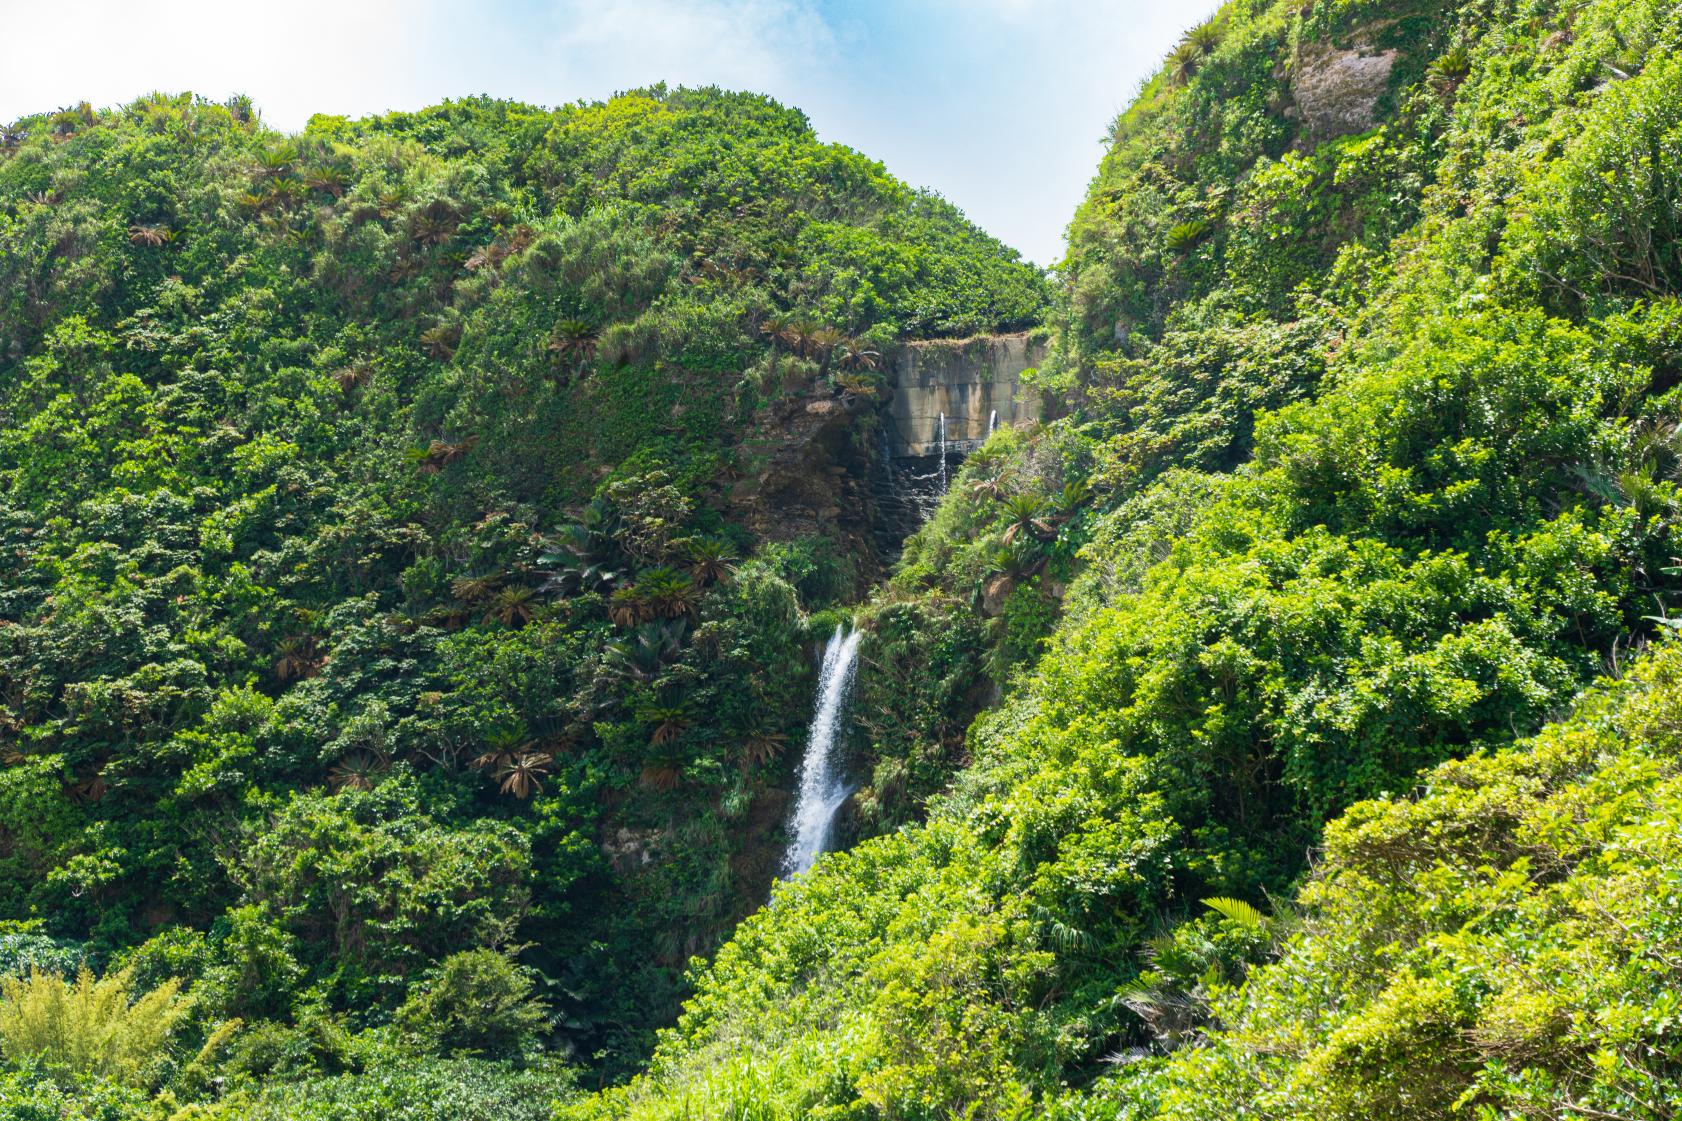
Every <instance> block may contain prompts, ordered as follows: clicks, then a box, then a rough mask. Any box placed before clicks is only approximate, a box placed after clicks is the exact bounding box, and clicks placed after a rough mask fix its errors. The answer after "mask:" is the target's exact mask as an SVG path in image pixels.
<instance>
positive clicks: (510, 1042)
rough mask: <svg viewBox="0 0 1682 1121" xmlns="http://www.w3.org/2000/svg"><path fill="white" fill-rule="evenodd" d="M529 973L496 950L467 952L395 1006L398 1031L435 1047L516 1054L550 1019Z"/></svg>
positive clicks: (452, 958) (449, 959)
mask: <svg viewBox="0 0 1682 1121" xmlns="http://www.w3.org/2000/svg"><path fill="white" fill-rule="evenodd" d="M531 990H532V979H531V975H530V973H529V972H528V971H527V970H525V969H523V968H521V967H520V966H519V965H517V964H515V963H514V962H512V961H510V960H509V959H508V958H507V957H506V956H504V955H502V954H500V953H497V952H496V951H495V950H484V949H480V950H464V951H462V952H461V953H459V954H452V955H450V956H449V957H447V958H445V959H444V963H443V965H441V966H440V967H439V968H438V972H437V974H436V975H435V976H434V977H433V978H432V980H431V981H430V982H429V983H428V984H427V985H426V986H425V987H424V989H422V991H420V992H418V993H414V994H412V995H410V997H409V999H408V1000H406V1001H404V1002H403V1006H402V1007H401V1008H399V1009H398V1010H397V1016H396V1019H395V1023H396V1025H397V1028H398V1030H400V1031H401V1032H403V1033H404V1034H405V1035H407V1036H409V1037H410V1038H411V1039H413V1040H415V1041H417V1042H419V1043H421V1044H422V1045H423V1046H425V1047H427V1048H428V1049H431V1050H438V1051H444V1052H468V1053H471V1054H481V1055H486V1056H490V1057H502V1056H507V1055H517V1054H519V1053H520V1052H521V1051H523V1050H525V1049H526V1048H527V1047H529V1046H530V1045H531V1044H532V1043H533V1042H534V1041H535V1040H536V1038H537V1035H538V1033H539V1032H541V1031H542V1030H543V1028H544V1026H545V1025H546V1024H547V1022H548V1009H547V1008H545V1006H544V1005H543V1003H542V1002H541V1001H539V1000H536V999H534V998H533V997H532V995H531Z"/></svg>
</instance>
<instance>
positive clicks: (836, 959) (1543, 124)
mask: <svg viewBox="0 0 1682 1121" xmlns="http://www.w3.org/2000/svg"><path fill="white" fill-rule="evenodd" d="M1048 80H1054V78H1048ZM1679 233H1682V9H1679V8H1678V7H1677V6H1676V5H1675V4H1673V3H1668V2H1665V0H1624V2H1621V3H1612V2H1611V0H1572V2H1570V3H1567V2H1565V0H1529V2H1527V3H1524V4H1518V3H1506V2H1483V0H1475V2H1473V3H1468V4H1466V5H1464V6H1459V5H1450V4H1440V3H1429V2H1425V0H1408V2H1406V3H1385V4H1380V3H1376V2H1372V0H1310V2H1306V3H1302V2H1296V0H1292V2H1290V3H1285V2H1280V0H1235V2H1233V3H1229V4H1228V5H1227V6H1225V7H1224V8H1222V9H1221V10H1220V11H1219V12H1218V13H1217V14H1216V15H1215V16H1214V17H1213V18H1212V19H1210V20H1209V21H1208V22H1206V23H1204V24H1200V25H1198V26H1196V27H1194V28H1192V29H1191V30H1190V31H1189V32H1187V34H1186V35H1185V37H1184V39H1183V41H1182V42H1180V43H1179V44H1178V45H1177V46H1176V47H1175V48H1174V50H1173V52H1172V53H1171V54H1170V55H1169V57H1168V58H1167V59H1166V61H1165V62H1164V64H1163V67H1162V69H1161V71H1160V72H1159V73H1158V74H1156V75H1155V76H1154V77H1153V78H1152V79H1151V80H1150V81H1149V82H1147V83H1146V84H1145V85H1144V86H1143V87H1142V88H1141V90H1140V91H1139V93H1138V96H1137V98H1136V99H1135V101H1134V103H1133V105H1132V106H1131V107H1130V108H1129V109H1128V110H1127V111H1126V112H1124V113H1123V114H1121V116H1119V117H1118V118H1117V119H1116V121H1115V123H1114V125H1113V127H1112V129H1111V132H1110V135H1109V137H1108V138H1107V141H1106V145H1105V154H1104V156H1103V159H1102V162H1101V163H1100V165H1099V168H1098V171H1097V174H1096V177H1095V178H1094V180H1093V181H1092V184H1091V187H1090V190H1089V192H1088V195H1087V197H1086V199H1085V201H1084V202H1083V203H1082V205H1081V207H1080V208H1079V210H1078V211H1077V212H1076V213H1075V215H1074V216H1073V218H1072V221H1071V223H1070V225H1069V231H1068V249H1067V255H1066V257H1065V259H1064V260H1063V261H1062V262H1060V263H1059V265H1058V266H1057V267H1056V268H1055V269H1053V270H1052V271H1051V273H1050V274H1049V276H1047V277H1042V276H1040V275H1038V274H1037V273H1036V272H1035V271H1034V270H1032V269H1031V268H1029V267H1027V266H1026V265H1024V264H1022V263H1021V262H1020V260H1019V259H1018V258H1017V257H1016V255H1015V254H1014V253H1012V252H1011V251H1009V250H1008V249H1006V248H1004V247H1003V246H1001V245H1000V244H999V243H997V242H996V241H994V240H992V239H990V238H988V237H987V236H986V235H984V234H982V233H980V232H979V231H977V230H976V229H974V228H973V227H972V226H970V225H969V224H968V223H967V222H965V221H964V219H963V218H962V216H961V215H959V214H958V213H957V212H956V211H955V210H953V209H952V208H951V207H949V206H948V205H947V204H945V203H943V202H941V201H940V200H938V199H936V198H933V197H930V196H927V195H923V194H919V193H916V192H913V191H911V190H909V189H907V188H905V187H904V186H902V185H901V184H899V183H898V182H897V181H896V180H894V179H892V178H891V177H890V176H889V175H888V173H887V172H886V171H885V170H884V169H883V168H882V167H881V166H880V165H878V164H875V163H872V162H870V161H869V160H867V159H865V158H863V157H861V156H859V155H857V154H856V153H853V152H851V151H849V150H847V149H843V148H839V147H835V146H826V145H822V144H819V143H818V142H817V141H816V140H815V138H814V137H813V135H812V133H811V130H810V128H809V127H808V125H807V123H806V121H805V120H804V118H803V117H801V116H800V115H799V114H798V113H795V112H793V111H790V110H786V109H783V108H781V107H779V106H776V105H775V104H773V103H771V102H769V101H767V100H765V99H762V98H759V97H754V96H750V95H739V94H726V93H721V92H719V91H716V90H676V91H672V90H666V89H664V88H657V89H653V90H647V91H642V92H639V93H633V94H628V95H622V96H620V97H616V98H614V99H613V100H611V101H608V102H606V103H602V104H594V105H578V106H572V107H568V108H564V109H560V110H556V111H549V110H539V109H536V108H532V107H527V106H519V105H514V104H510V103H504V102H491V101H468V102H461V103H452V104H448V105H445V106H442V107H439V108H437V109H433V110H427V111H425V112H422V113H418V114H399V115H394V116H392V117H388V118H383V119H377V120H365V121H346V120H341V119H330V118H321V117H318V118H316V119H314V120H313V121H312V122H311V124H310V126H309V128H308V129H306V130H305V132H304V133H302V134H301V135H299V136H295V137H283V136H279V135H276V134H274V133H271V132H269V131H267V130H265V129H264V128H263V127H262V126H261V125H260V124H258V123H256V122H255V121H254V120H253V119H252V115H251V112H250V108H249V106H247V105H245V104H244V103H242V102H238V101H236V102H234V103H230V104H228V105H212V104H207V103H205V102H203V101H199V100H195V99H192V98H190V97H182V98H171V97H161V96H154V97H152V98H149V99H145V100H142V101H140V102H137V103H135V104H134V105H131V106H129V107H126V108H124V109H122V110H118V111H111V112H103V113H101V112H95V111H93V110H91V109H86V108H85V107H84V108H80V109H75V110H65V111H62V112H60V113H58V114H56V115H50V116H43V117H37V118H29V119H26V120H24V121H22V122H19V123H17V124H16V125H13V126H10V127H9V128H7V129H6V131H5V154H4V155H0V246H3V247H4V254H3V256H0V272H3V276H4V283H0V300H4V301H5V302H4V303H0V347H4V348H5V349H4V351H3V352H0V429H3V431H0V547H3V549H4V551H5V553H6V554H7V555H8V556H10V557H12V558H14V560H13V563H12V564H11V565H10V568H9V573H10V575H9V576H8V577H7V578H6V579H5V580H4V581H0V744H5V745H6V751H5V754H4V756H3V759H0V873H3V874H0V1119H10V1118H17V1119H18V1121H24V1119H30V1121H35V1119H38V1118H47V1117H52V1118H96V1117H97V1118H101V1119H110V1121H130V1119H136V1118H146V1119H148V1121H150V1119H152V1118H157V1119H159V1121H164V1119H170V1121H173V1119H180V1121H186V1119H188V1118H194V1119H220V1118H236V1117H237V1118H244V1117H257V1118H274V1119H280V1118H288V1119H290V1118H306V1119H311V1121H316V1119H319V1121H351V1119H356V1121H361V1119H364V1118H366V1119H369V1121H372V1119H374V1118H385V1117H393V1116H403V1117H415V1118H422V1119H425V1121H432V1119H434V1118H436V1119H438V1121H445V1119H450V1121H454V1119H463V1121H479V1119H481V1118H483V1119H486V1121H489V1119H492V1118H494V1119H496V1121H523V1119H524V1118H528V1117H529V1118H534V1119H536V1118H544V1119H553V1121H607V1119H623V1121H656V1119H658V1121H679V1119H683V1121H689V1119H694V1118H732V1119H741V1121H797V1119H806V1118H829V1119H834V1121H841V1119H846V1121H950V1119H959V1118H961V1119H964V1121H1017V1119H1022V1121H1026V1119H1028V1118H1051V1119H1054V1121H1077V1119H1078V1121H1097V1119H1100V1118H1102V1119H1105V1121H1111V1119H1117V1118H1121V1119H1125V1121H1146V1119H1151V1118H1161V1119H1169V1118H1172V1119H1176V1121H1193V1119H1209V1121H1215V1119H1221V1121H1229V1119H1233V1118H1240V1119H1252V1118H1253V1119H1258V1121H1259V1119H1263V1118H1266V1119H1280V1121H1283V1119H1287V1118H1289V1119H1297V1118H1301V1119H1304V1121H1306V1119H1309V1118H1313V1119H1317V1121H1318V1119H1325V1118H1347V1119H1350V1121H1355V1119H1365V1118H1377V1117H1382V1118H1405V1119H1416V1118H1417V1119H1427V1118H1442V1119H1448V1118H1460V1117H1466V1118H1475V1119H1478V1121H1519V1119H1531V1118H1557V1119H1561V1121H1566V1119H1570V1121H1596V1119H1612V1121H1666V1119H1669V1118H1671V1117H1673V1116H1674V1114H1675V1109H1676V1107H1675V1105H1674V1104H1673V1103H1674V1102H1675V1101H1676V1100H1678V1098H1679V1097H1682V1051H1679V1042H1678V1036H1677V1028H1676V1027H1675V1025H1674V1021H1675V1020H1676V1016H1675V1010H1674V1006H1675V1005H1676V1003H1677V996H1676V989H1677V985H1678V982H1679V977H1682V975H1679V974H1678V969H1679V968H1682V967H1679V965H1678V963H1679V962H1682V927H1679V926H1678V924H1677V923H1676V921H1675V920H1674V918H1673V916H1674V914H1675V913H1676V900H1677V897H1678V893H1679V891H1682V881H1679V880H1678V868H1679V867H1682V863H1679V858H1678V856H1679V854H1678V853H1677V852H1676V851H1675V850H1676V848H1677V841H1676V839H1675V837H1676V834H1677V829H1676V818H1677V816H1678V814H1679V813H1682V794H1679V791H1682V787H1679V786H1678V777H1677V772H1678V758H1679V757H1678V748H1679V746H1682V741H1679V736H1682V722H1679V718H1678V717H1677V716H1676V715H1675V713H1677V712H1679V711H1682V649H1679V648H1678V647H1677V645H1676V643H1677V641H1678V639H1677V638H1675V637H1674V632H1676V631H1682V620H1679V619H1677V618H1674V617H1672V611H1673V610H1674V611H1677V612H1678V613H1679V614H1682V606H1679V605H1682V547H1678V545H1677V543H1676V541H1675V540H1674V527H1675V526H1676V524H1677V522H1678V519H1679V518H1682V388H1679V387H1682V249H1679V248H1678V246H1682V239H1679V237H1678V234H1679ZM1022 330H1034V331H1035V332H1036V337H1039V338H1043V339H1044V340H1045V341H1046V344H1047V347H1048V350H1047V353H1048V357H1047V360H1046V361H1045V362H1044V363H1043V364H1041V365H1040V366H1039V367H1038V368H1037V369H1035V370H1033V371H1031V372H1030V373H1028V374H1026V375H1025V377H1026V378H1027V379H1028V380H1029V381H1030V382H1031V383H1032V385H1033V388H1034V389H1035V391H1037V392H1040V393H1043V394H1045V395H1047V397H1048V398H1049V399H1051V400H1052V401H1054V402H1055V403H1056V406H1057V407H1056V409H1054V410H1053V411H1054V412H1056V413H1057V414H1058V415H1059V417H1060V419H1057V420H1055V421H1052V422H1049V423H1044V424H1033V425H1022V426H1017V427H1012V426H1004V427H1002V428H1001V429H1000V430H999V431H998V432H997V433H995V434H993V435H992V436H991V437H990V438H989V440H988V441H987V442H986V444H985V445H984V446H982V447H980V448H979V449H977V450H974V451H973V452H972V453H971V454H969V455H968V456H967V458H966V459H965V460H964V462H963V466H962V469H961V470H959V471H957V472H956V473H955V476H954V477H953V479H952V481H951V485H950V487H949V489H948V490H947V492H946V494H945V496H944V499H943V500H942V501H941V502H940V505H939V508H938V509H937V510H936V511H935V512H934V514H933V515H932V517H931V518H930V519H929V520H928V521H927V523H926V524H925V525H924V526H923V528H922V529H921V530H920V531H919V532H918V533H917V534H915V535H914V536H913V537H912V538H911V539H910V540H909V541H908V542H907V543H906V546H905V549H904V553H903V555H902V556H901V557H900V558H899V559H898V560H897V562H896V563H895V564H894V565H893V567H892V569H891V570H886V571H885V570H884V563H883V561H882V558H881V556H880V555H879V553H878V552H877V550H876V549H875V548H874V546H873V544H872V541H873V538H872V531H873V528H874V526H875V522H874V520H873V519H874V517H875V514H874V506H873V502H874V500H873V498H872V496H871V486H872V485H873V484H872V481H871V480H872V479H874V478H877V477H879V472H880V470H881V467H882V464H881V463H880V461H879V459H878V458H877V457H878V455H879V453H878V451H877V450H876V449H877V448H878V446H879V440H880V437H881V432H880V430H879V425H880V423H881V420H880V406H881V405H882V404H883V402H884V400H885V399H886V397H887V396H888V394H889V393H890V392H891V390H890V388H889V386H888V385H887V384H886V374H887V367H888V366H889V365H890V358H891V355H892V353H893V351H894V348H895V347H896V346H897V345H899V344H900V343H902V342H904V341H906V340H909V339H933V338H960V337H964V336H969V335H972V334H992V333H1002V332H1015V331H1022ZM837 624H841V625H843V626H845V625H853V626H856V627H858V628H859V629H860V630H861V631H862V632H863V641H862V646H861V656H860V662H859V671H858V680H857V685H856V689H855V690H854V695H853V699H852V706H851V713H852V716H851V719H850V723H849V725H848V727H849V732H848V739H847V742H846V743H845V744H844V747H845V754H846V757H847V760H846V761H847V763H848V765H849V767H850V768H851V771H852V774H853V777H854V778H855V779H856V780H857V789H856V790H855V791H854V792H853V793H852V794H851V796H850V797H848V799H847V800H846V802H845V805H844V807H843V809H842V811H841V814H840V818H839V826H840V832H839V836H840V839H841V840H842V842H843V844H842V845H841V847H840V851H835V852H831V853H828V854H826V855H824V856H823V857H822V858H820V860H819V861H818V863H817V865H816V867H815V868H814V869H812V870H811V871H810V872H808V873H805V874H803V875H801V876H798V877H796V878H794V879H792V880H790V881H787V882H782V883H779V884H777V885H776V886H775V888H774V890H773V886H772V878H773V876H772V873H773V871H774V868H775V862H776V857H777V853H778V851H779V849H780V847H781V845H782V844H783V843H784V842H785V841H786V839H787V838H786V836H785V830H784V828H783V823H784V821H785V820H786V819H787V809H788V801H789V793H790V789H791V786H792V782H793V778H794V774H795V767H796V764H797V763H798V759H799V753H800V751H801V750H803V749H804V746H805V745H804V743H803V729H804V727H805V724H806V721H807V719H808V717H809V716H810V715H811V712H812V703H813V702H812V690H813V686H814V680H813V672H812V668H813V654H814V652H815V650H816V649H817V647H818V646H820V645H821V643H822V640H823V639H824V638H825V637H827V636H828V634H829V633H830V632H831V631H832V630H834V629H835V628H836V627H837ZM768 893H769V894H770V903H769V904H768V905H767V904H765V899H766V897H767V894H768ZM79 969H80V970H82V972H81V975H80V978H79V979H78V976H77V974H78V970H79ZM657 1029H658V1038H657V1042H656V1039H655V1033H656V1030H657Z"/></svg>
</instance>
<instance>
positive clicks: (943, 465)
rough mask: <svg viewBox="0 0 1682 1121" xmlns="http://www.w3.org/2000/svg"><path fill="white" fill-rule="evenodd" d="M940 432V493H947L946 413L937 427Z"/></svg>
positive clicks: (942, 415)
mask: <svg viewBox="0 0 1682 1121" xmlns="http://www.w3.org/2000/svg"><path fill="white" fill-rule="evenodd" d="M936 431H937V432H938V433H939V434H940V494H941V496H942V497H944V496H945V494H946V414H945V413H941V414H940V426H939V427H938V428H937V429H936Z"/></svg>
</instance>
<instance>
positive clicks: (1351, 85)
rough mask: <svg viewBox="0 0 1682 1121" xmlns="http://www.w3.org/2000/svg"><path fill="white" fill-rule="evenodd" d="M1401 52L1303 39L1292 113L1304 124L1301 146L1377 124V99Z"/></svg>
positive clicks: (1364, 44) (1294, 72)
mask: <svg viewBox="0 0 1682 1121" xmlns="http://www.w3.org/2000/svg"><path fill="white" fill-rule="evenodd" d="M1399 53H1400V52H1398V51H1396V50H1380V49H1378V48H1377V47H1375V46H1374V45H1373V44H1372V43H1370V42H1367V41H1357V42H1354V43H1352V44H1351V45H1350V46H1349V47H1347V48H1340V47H1334V46H1330V45H1328V44H1323V43H1312V44H1305V45H1304V46H1303V47H1302V48H1301V50H1300V51H1299V53H1298V56H1297V58H1296V60H1295V64H1294V66H1293V67H1292V73H1291V97H1292V98H1293V99H1294V100H1295V102H1296V104H1295V106H1293V111H1294V113H1293V115H1296V116H1299V117H1300V118H1301V120H1302V123H1303V136H1302V139H1301V142H1300V143H1301V146H1302V147H1304V148H1307V147H1311V146H1312V145H1314V144H1318V143H1320V142H1322V141H1325V140H1331V139H1333V138H1335V137H1339V136H1348V135H1350V134H1352V133H1357V132H1365V131H1366V130H1367V129H1369V128H1372V127H1373V125H1375V124H1377V123H1378V103H1379V101H1380V100H1382V99H1383V97H1384V95H1385V93H1387V92H1388V91H1389V88H1390V72H1391V71H1392V70H1393V69H1394V68H1395V65H1396V59H1397V56H1398V55H1399Z"/></svg>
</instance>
